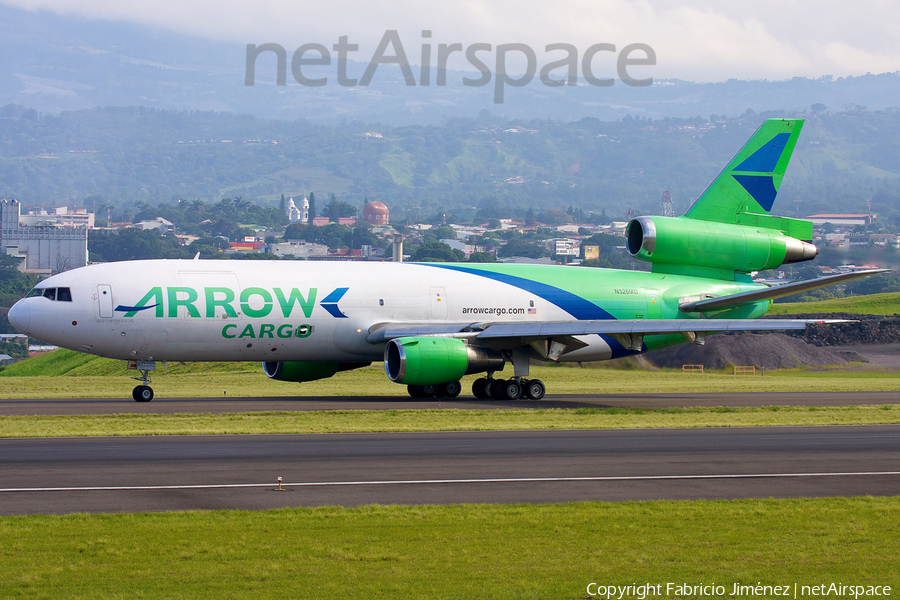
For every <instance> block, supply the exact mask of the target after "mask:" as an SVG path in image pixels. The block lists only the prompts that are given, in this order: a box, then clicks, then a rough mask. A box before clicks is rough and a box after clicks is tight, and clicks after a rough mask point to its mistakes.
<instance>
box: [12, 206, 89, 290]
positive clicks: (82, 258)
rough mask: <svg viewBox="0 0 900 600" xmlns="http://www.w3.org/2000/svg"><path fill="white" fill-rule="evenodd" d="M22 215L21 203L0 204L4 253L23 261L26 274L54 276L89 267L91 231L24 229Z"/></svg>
mask: <svg viewBox="0 0 900 600" xmlns="http://www.w3.org/2000/svg"><path fill="white" fill-rule="evenodd" d="M20 211H21V205H20V204H19V202H18V200H6V199H2V200H0V251H2V252H3V253H4V254H6V255H8V256H14V257H17V258H20V259H22V261H23V264H22V266H20V268H21V269H22V270H24V271H27V272H30V273H43V274H47V275H50V274H52V273H59V272H62V271H68V270H69V269H75V268H77V267H83V266H85V265H87V263H88V248H87V227H85V226H80V227H62V226H59V225H49V224H47V225H24V224H22V223H20V220H21V214H20Z"/></svg>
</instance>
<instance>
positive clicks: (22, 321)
mask: <svg viewBox="0 0 900 600" xmlns="http://www.w3.org/2000/svg"><path fill="white" fill-rule="evenodd" d="M6 318H7V319H9V323H10V325H12V326H13V327H15V328H16V331H18V332H19V333H28V326H29V325H30V324H31V309H29V308H28V305H27V304H25V303H24V302H23V301H21V300H19V301H18V302H16V303H15V304H13V305H12V308H10V309H9V312H8V313H7V314H6Z"/></svg>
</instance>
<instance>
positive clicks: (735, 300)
mask: <svg viewBox="0 0 900 600" xmlns="http://www.w3.org/2000/svg"><path fill="white" fill-rule="evenodd" d="M889 272H890V269H870V270H868V271H857V272H855V273H842V274H840V275H830V276H828V277H819V278H818V279H809V280H807V281H795V282H794V283H785V284H784V285H777V286H774V287H770V288H764V289H761V290H753V291H750V292H741V293H740V294H732V295H730V296H720V297H718V298H709V299H708V300H698V301H696V302H686V303H685V304H682V305H681V306H679V307H678V308H679V310H681V312H705V311H709V310H722V309H726V308H732V307H735V306H740V305H741V304H747V303H749V302H759V301H760V300H774V299H776V298H784V297H786V296H793V295H794V294H799V293H800V292H805V291H807V290H815V289H818V288H821V287H826V286H829V285H834V284H835V283H842V282H844V281H850V280H852V279H859V278H860V277H868V276H869V275H877V274H878V273H889Z"/></svg>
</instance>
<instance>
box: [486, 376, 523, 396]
mask: <svg viewBox="0 0 900 600" xmlns="http://www.w3.org/2000/svg"><path fill="white" fill-rule="evenodd" d="M521 395H522V386H521V385H519V382H518V381H516V380H515V379H509V380H506V381H504V380H502V379H498V380H497V381H495V382H494V383H493V385H491V398H499V399H503V400H518V399H519V396H521Z"/></svg>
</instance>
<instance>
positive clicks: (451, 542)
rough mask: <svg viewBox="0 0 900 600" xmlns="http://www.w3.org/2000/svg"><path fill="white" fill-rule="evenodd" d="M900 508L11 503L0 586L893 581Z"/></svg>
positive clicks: (381, 587) (544, 592)
mask: <svg viewBox="0 0 900 600" xmlns="http://www.w3.org/2000/svg"><path fill="white" fill-rule="evenodd" d="M898 523H900V501H898V500H897V499H896V498H852V499H844V498H837V499H803V500H746V501H715V502H639V503H617V504H609V503H578V504H551V505H479V506H475V505H457V506H446V507H437V506H413V507H401V506H367V507H361V508H354V509H345V508H337V507H323V508H302V509H281V510H274V511H259V512H247V511H215V512H171V513H159V514H117V515H85V514H75V515H69V516H29V517H2V518H0V596H2V597H3V598H30V599H31V598H68V599H80V598H84V599H93V598H98V597H103V598H173V597H177V598H217V599H218V598H245V597H252V598H392V599H393V598H441V599H454V598H464V599H472V598H483V599H495V598H496V599H505V598H553V599H567V598H569V599H576V598H588V597H590V596H588V594H587V593H586V588H587V585H588V584H589V583H591V582H594V583H600V584H603V585H619V586H625V585H632V584H635V583H638V584H640V583H650V584H657V583H658V584H662V586H663V588H662V589H663V591H665V587H666V584H667V583H669V582H674V583H678V584H690V585H699V584H700V583H701V582H702V583H705V584H707V585H708V584H712V583H716V584H719V585H724V586H726V588H727V590H728V592H730V591H731V588H732V585H733V584H734V583H740V584H742V585H756V584H757V583H761V584H763V585H791V586H792V585H793V584H794V583H797V584H798V585H801V586H802V585H820V584H822V583H825V584H826V585H827V584H829V583H843V584H849V585H864V586H865V585H890V586H892V592H891V594H892V595H893V594H895V593H896V590H897V589H898V588H900V570H898V569H897V554H898V552H900V525H898ZM726 524H727V525H726ZM625 597H626V598H636V597H638V596H637V595H635V594H627V595H625ZM670 597H674V596H670ZM683 597H688V598H690V597H698V595H694V594H692V595H687V596H683ZM766 597H770V596H766ZM843 597H847V596H843Z"/></svg>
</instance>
